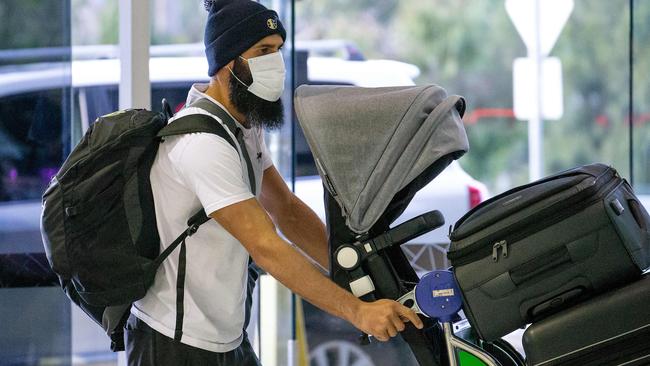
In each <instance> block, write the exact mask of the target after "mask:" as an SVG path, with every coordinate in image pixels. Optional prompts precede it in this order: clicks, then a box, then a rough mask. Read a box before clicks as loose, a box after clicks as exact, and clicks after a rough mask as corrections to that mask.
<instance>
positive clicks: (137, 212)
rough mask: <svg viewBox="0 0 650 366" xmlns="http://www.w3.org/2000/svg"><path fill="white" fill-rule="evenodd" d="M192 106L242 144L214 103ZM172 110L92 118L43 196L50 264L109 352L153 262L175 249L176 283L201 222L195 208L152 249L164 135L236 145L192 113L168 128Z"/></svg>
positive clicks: (120, 345)
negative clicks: (153, 179)
mask: <svg viewBox="0 0 650 366" xmlns="http://www.w3.org/2000/svg"><path fill="white" fill-rule="evenodd" d="M192 106H196V107H199V108H202V109H205V110H208V111H209V112H210V113H212V114H213V115H216V116H218V117H219V118H220V119H221V120H222V122H223V123H224V124H226V126H228V128H229V129H230V130H231V132H232V133H233V135H235V136H237V139H238V140H239V141H242V140H241V139H240V134H241V130H239V129H238V128H237V127H236V125H235V122H234V121H233V120H232V118H231V117H230V116H229V115H228V114H227V113H225V112H224V111H223V110H222V109H220V108H218V107H216V106H215V105H214V104H213V103H211V102H209V101H207V100H205V99H202V100H199V101H197V102H195V103H193V104H192ZM171 115H172V113H171V108H169V105H168V104H167V103H166V101H165V100H163V112H152V111H147V110H142V109H130V110H123V111H117V112H114V113H111V114H108V115H105V116H102V117H99V118H98V119H97V120H96V121H95V123H94V124H93V125H92V126H91V127H90V128H89V129H88V131H87V132H86V133H85V135H84V137H83V139H82V140H81V142H80V143H79V144H78V145H77V146H76V147H75V149H74V150H73V151H72V153H71V154H70V156H68V158H67V159H66V161H65V162H64V163H63V166H62V167H61V169H60V170H59V172H58V173H57V174H56V175H55V176H54V177H53V178H52V181H51V182H50V184H49V186H48V188H47V189H46V191H45V193H44V194H43V211H42V215H41V234H42V236H43V245H44V247H45V253H46V255H47V259H48V261H49V263H50V266H51V267H52V269H53V271H54V272H55V273H56V275H57V276H58V278H59V282H60V284H61V287H62V288H63V290H64V291H65V293H66V294H67V296H68V297H69V298H70V299H71V300H72V301H73V302H74V303H75V304H77V305H78V306H79V307H80V308H81V309H82V310H83V311H84V312H85V313H86V314H88V315H89V316H90V317H91V318H92V319H93V320H94V321H95V322H96V323H98V324H99V325H101V326H102V327H103V328H104V330H105V331H106V333H107V335H108V336H109V337H110V338H111V349H112V350H113V351H121V350H123V349H124V340H123V327H124V324H125V323H126V319H127V318H128V315H129V313H130V311H129V309H130V307H131V304H132V303H133V302H134V301H136V300H138V299H140V298H142V297H144V295H145V294H146V292H147V289H148V288H149V287H150V286H151V285H152V284H153V280H154V277H155V274H156V271H157V269H158V267H159V266H160V264H161V263H162V262H163V261H164V260H165V258H167V256H169V254H170V253H171V252H172V251H173V250H174V249H175V248H177V247H178V246H179V245H180V246H181V255H180V259H179V271H178V272H179V273H178V274H179V276H178V281H179V282H178V283H179V285H180V286H183V284H184V277H183V276H184V267H185V258H184V253H185V250H184V249H185V248H184V244H185V239H186V238H187V237H188V236H191V235H192V234H194V233H195V232H196V230H197V229H198V227H199V226H200V225H201V224H203V223H204V222H206V221H208V220H209V219H208V217H207V215H206V214H205V212H204V211H203V210H200V211H199V212H197V213H196V214H195V215H193V216H192V217H191V218H189V220H188V223H187V224H188V227H187V230H186V231H185V232H183V233H179V234H180V235H179V237H178V238H177V239H176V240H174V242H173V243H172V244H171V245H169V247H167V248H166V249H165V251H163V252H162V253H160V254H159V248H160V238H159V236H158V230H157V227H156V217H155V209H154V201H153V195H152V192H151V185H150V181H149V173H150V171H151V166H152V165H153V162H154V158H155V156H156V152H157V151H158V145H159V144H160V142H161V141H162V140H163V137H165V136H172V135H180V134H186V133H192V132H208V133H213V134H216V135H219V136H221V137H222V138H224V139H225V140H226V141H227V142H228V143H229V144H230V145H231V146H232V147H233V148H235V150H238V151H239V149H238V144H237V143H236V142H235V141H233V139H232V137H231V136H230V135H229V134H228V133H227V132H226V130H225V129H224V128H223V126H222V125H221V124H220V123H218V122H217V121H216V120H215V119H214V118H212V117H210V116H208V115H204V114H192V115H187V116H184V117H181V118H178V119H177V120H175V121H174V123H171V124H169V125H167V120H168V119H169V118H170V117H171ZM241 149H242V155H243V156H244V159H245V161H246V163H247V168H248V174H249V178H252V179H253V180H251V182H252V184H251V187H254V186H255V184H254V175H252V174H253V173H252V166H251V164H250V159H249V158H248V154H247V153H246V148H245V146H241ZM253 194H254V188H253ZM181 289H182V287H181ZM182 293H183V291H182V290H181V291H179V295H180V298H179V300H180V305H179V307H178V309H180V311H179V314H177V324H176V330H177V332H176V333H177V337H178V338H179V339H180V336H181V334H182ZM179 318H180V319H179ZM179 320H180V321H179Z"/></svg>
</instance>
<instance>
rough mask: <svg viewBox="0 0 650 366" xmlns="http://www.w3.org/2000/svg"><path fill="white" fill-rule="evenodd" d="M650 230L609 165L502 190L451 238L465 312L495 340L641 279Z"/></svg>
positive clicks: (649, 256) (628, 190)
mask: <svg viewBox="0 0 650 366" xmlns="http://www.w3.org/2000/svg"><path fill="white" fill-rule="evenodd" d="M649 227H650V217H649V216H648V213H647V212H646V210H645V209H644V208H643V206H642V205H641V204H640V203H639V201H638V199H637V198H636V197H635V196H634V193H633V191H632V188H631V187H630V186H629V184H628V183H627V182H626V181H625V180H624V179H622V178H621V177H619V175H618V173H617V172H616V170H614V169H613V168H611V167H608V166H606V165H603V164H592V165H587V166H583V167H579V168H575V169H571V170H567V171H564V172H561V173H558V174H555V175H553V176H550V177H548V178H545V179H542V180H539V181H536V182H533V183H530V184H528V185H524V186H521V187H517V188H514V189H512V190H510V191H508V192H505V193H503V194H500V195H498V196H496V197H494V198H492V199H490V200H488V201H486V202H484V203H482V204H481V205H479V206H477V207H475V208H474V209H473V210H472V211H470V212H468V213H467V214H466V215H465V216H463V217H462V218H461V219H460V220H459V221H458V222H456V224H455V226H454V230H453V232H452V233H451V235H450V239H451V241H452V242H451V248H450V250H449V252H448V258H449V260H450V261H451V264H452V265H453V266H454V274H455V276H456V279H457V281H458V284H459V286H460V289H461V292H462V295H463V297H464V304H465V308H464V310H465V314H466V315H467V317H468V319H469V321H470V322H471V324H472V326H473V327H474V328H475V329H476V330H477V332H478V334H479V335H480V336H481V337H482V338H483V339H485V340H488V341H492V340H495V339H497V338H499V337H501V336H503V335H505V334H508V333H510V332H511V331H513V330H515V329H517V328H520V327H523V326H524V325H525V324H528V323H531V322H534V321H537V320H539V319H543V318H544V317H546V316H548V315H550V314H553V313H555V312H557V311H559V310H562V309H564V308H567V307H569V306H571V305H573V304H575V303H577V302H580V301H583V300H586V299H588V298H590V297H593V296H594V295H596V294H597V293H599V292H602V291H607V290H608V289H612V288H614V287H617V286H618V285H621V284H624V283H628V282H631V281H634V280H636V279H638V278H639V277H640V276H641V273H642V270H643V269H645V268H647V267H648V266H649V264H650V233H649Z"/></svg>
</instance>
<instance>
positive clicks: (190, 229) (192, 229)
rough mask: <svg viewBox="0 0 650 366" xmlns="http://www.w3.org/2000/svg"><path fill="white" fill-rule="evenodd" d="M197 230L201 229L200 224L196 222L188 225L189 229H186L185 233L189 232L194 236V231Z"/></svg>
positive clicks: (188, 233) (188, 234) (189, 234)
mask: <svg viewBox="0 0 650 366" xmlns="http://www.w3.org/2000/svg"><path fill="white" fill-rule="evenodd" d="M197 230H199V225H196V224H194V225H190V227H188V228H187V230H185V233H186V234H187V236H192V235H194V233H196V231H197Z"/></svg>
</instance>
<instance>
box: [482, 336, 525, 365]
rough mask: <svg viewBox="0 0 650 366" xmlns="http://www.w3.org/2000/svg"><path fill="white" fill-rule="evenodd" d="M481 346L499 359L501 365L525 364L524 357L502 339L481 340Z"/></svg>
mask: <svg viewBox="0 0 650 366" xmlns="http://www.w3.org/2000/svg"><path fill="white" fill-rule="evenodd" d="M481 348H483V350H485V351H486V352H487V353H489V354H491V355H492V356H493V357H494V358H495V359H496V360H497V361H499V363H500V364H501V366H526V361H525V360H524V357H523V356H522V355H521V354H520V353H519V352H517V350H516V349H515V348H514V347H513V346H512V345H511V344H510V343H508V342H507V341H505V340H503V339H497V340H495V341H494V342H483V341H481Z"/></svg>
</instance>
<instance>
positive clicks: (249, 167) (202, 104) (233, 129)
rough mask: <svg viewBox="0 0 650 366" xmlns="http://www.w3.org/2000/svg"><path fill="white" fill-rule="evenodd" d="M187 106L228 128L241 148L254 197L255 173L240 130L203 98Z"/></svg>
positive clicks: (224, 112)
mask: <svg viewBox="0 0 650 366" xmlns="http://www.w3.org/2000/svg"><path fill="white" fill-rule="evenodd" d="M189 106H190V107H197V108H201V109H203V110H204V111H207V112H209V113H211V114H213V115H215V116H217V117H218V118H219V119H220V120H221V121H222V122H223V123H224V124H225V125H226V126H227V127H228V129H230V132H232V134H233V135H235V138H236V139H237V143H239V147H240V148H241V152H242V155H243V156H244V161H245V162H246V168H247V170H248V181H249V182H250V188H251V192H253V195H255V194H256V191H257V186H256V184H255V172H254V171H253V165H252V164H251V159H250V157H249V155H248V149H247V148H246V143H245V142H244V134H243V132H242V130H241V128H239V127H237V123H236V122H235V120H234V119H233V118H232V117H231V116H230V114H228V112H226V111H224V110H223V108H221V107H219V106H218V105H216V104H214V103H213V102H211V101H209V100H207V99H205V98H201V99H199V100H197V101H195V102H194V103H192V104H190V105H189ZM174 123H175V122H174Z"/></svg>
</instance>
